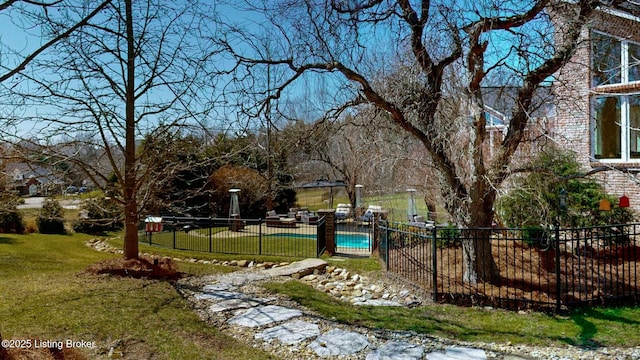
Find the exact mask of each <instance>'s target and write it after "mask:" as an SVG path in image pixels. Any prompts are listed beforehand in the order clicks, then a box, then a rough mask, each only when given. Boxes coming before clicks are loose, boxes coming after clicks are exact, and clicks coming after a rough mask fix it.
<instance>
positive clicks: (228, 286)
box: [202, 283, 236, 292]
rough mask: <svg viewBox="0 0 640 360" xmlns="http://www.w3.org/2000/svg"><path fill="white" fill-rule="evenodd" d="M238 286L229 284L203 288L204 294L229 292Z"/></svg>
mask: <svg viewBox="0 0 640 360" xmlns="http://www.w3.org/2000/svg"><path fill="white" fill-rule="evenodd" d="M235 288H236V286H233V285H231V284H227V283H219V284H211V285H205V286H204V287H203V288H202V291H203V292H216V291H229V290H233V289H235Z"/></svg>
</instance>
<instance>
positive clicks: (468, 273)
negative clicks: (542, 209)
mask: <svg viewBox="0 0 640 360" xmlns="http://www.w3.org/2000/svg"><path fill="white" fill-rule="evenodd" d="M379 235H380V255H381V258H382V260H383V261H384V263H385V265H386V268H387V270H388V271H389V272H390V273H393V274H395V275H397V276H399V277H401V278H404V279H406V280H408V281H410V282H412V283H414V284H415V285H417V286H419V287H421V288H422V289H424V290H425V291H426V292H428V293H431V294H432V296H433V299H434V300H435V301H438V302H448V303H455V304H474V305H482V306H487V305H488V306H494V307H501V308H509V309H522V308H535V309H540V310H550V311H554V312H561V311H563V310H566V309H569V308H574V307H579V306H584V305H589V304H607V303H624V304H637V303H638V296H639V295H640V283H639V282H638V272H639V271H640V265H638V262H639V261H640V247H639V245H640V244H639V243H638V242H639V240H640V237H639V236H640V224H624V225H612V226H601V227H589V228H576V229H560V228H552V229H538V228H526V229H494V228H486V229H456V228H443V227H436V228H434V229H422V228H417V227H412V226H407V225H404V224H393V223H385V222H382V223H381V224H380V233H379Z"/></svg>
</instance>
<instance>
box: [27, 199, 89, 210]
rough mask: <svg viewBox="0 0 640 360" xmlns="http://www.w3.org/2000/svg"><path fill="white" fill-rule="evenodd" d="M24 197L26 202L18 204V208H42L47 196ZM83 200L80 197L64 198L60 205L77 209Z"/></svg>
mask: <svg viewBox="0 0 640 360" xmlns="http://www.w3.org/2000/svg"><path fill="white" fill-rule="evenodd" d="M23 199H24V204H20V205H18V209H40V208H42V203H44V200H45V199H46V197H41V196H34V197H26V198H23ZM81 203H82V200H80V199H62V200H60V205H62V207H63V208H65V209H77V208H78V207H79V206H80V204H81Z"/></svg>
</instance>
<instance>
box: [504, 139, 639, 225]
mask: <svg viewBox="0 0 640 360" xmlns="http://www.w3.org/2000/svg"><path fill="white" fill-rule="evenodd" d="M530 168H531V169H532V170H533V171H532V172H530V173H528V174H523V175H521V176H519V177H518V178H517V179H515V181H514V183H513V186H512V187H511V189H510V190H509V191H508V193H507V194H506V195H503V196H502V197H501V198H499V199H498V201H497V202H496V215H497V217H498V220H500V221H501V222H502V223H503V224H504V225H506V226H509V227H514V228H543V229H544V228H549V227H551V226H553V225H554V224H556V223H557V224H558V225H560V226H561V227H588V226H600V225H609V224H624V223H628V222H631V221H634V218H635V216H634V212H633V211H632V210H631V209H629V208H621V207H619V206H618V205H617V203H618V199H617V197H615V196H613V195H610V194H607V192H606V191H605V190H604V189H603V187H602V186H601V185H600V184H599V183H598V182H596V181H595V180H593V179H589V178H587V177H584V176H582V173H583V172H582V170H581V167H580V164H579V163H578V162H577V161H576V160H575V158H574V156H573V155H572V154H570V153H566V152H560V151H558V150H552V151H549V152H544V153H540V154H539V155H538V156H537V157H536V158H535V159H534V160H533V161H532V163H531V164H530ZM562 189H564V191H565V192H566V194H567V206H566V208H564V209H562V208H560V199H559V194H560V191H561V190H562ZM602 199H607V200H609V202H610V203H611V211H602V210H599V202H600V200H602Z"/></svg>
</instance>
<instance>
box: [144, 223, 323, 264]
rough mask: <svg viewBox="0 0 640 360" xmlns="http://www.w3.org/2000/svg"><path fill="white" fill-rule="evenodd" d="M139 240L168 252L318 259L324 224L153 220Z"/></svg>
mask: <svg viewBox="0 0 640 360" xmlns="http://www.w3.org/2000/svg"><path fill="white" fill-rule="evenodd" d="M153 219H157V220H156V221H159V222H161V224H162V225H161V226H157V225H156V226H153V225H149V224H148V223H146V224H145V223H144V222H141V224H144V225H141V228H140V236H139V238H140V241H141V242H144V243H146V244H149V245H153V246H162V247H166V248H171V249H179V250H191V251H202V252H209V253H222V254H243V255H273V256H286V257H318V256H320V255H321V254H322V253H323V252H324V251H325V250H326V221H325V218H324V217H320V218H316V219H313V218H312V219H311V220H309V219H304V220H302V221H301V220H297V219H288V218H282V219H281V220H278V221H275V220H274V219H270V220H268V221H267V220H266V219H240V218H195V217H162V218H159V217H158V218H153Z"/></svg>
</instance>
